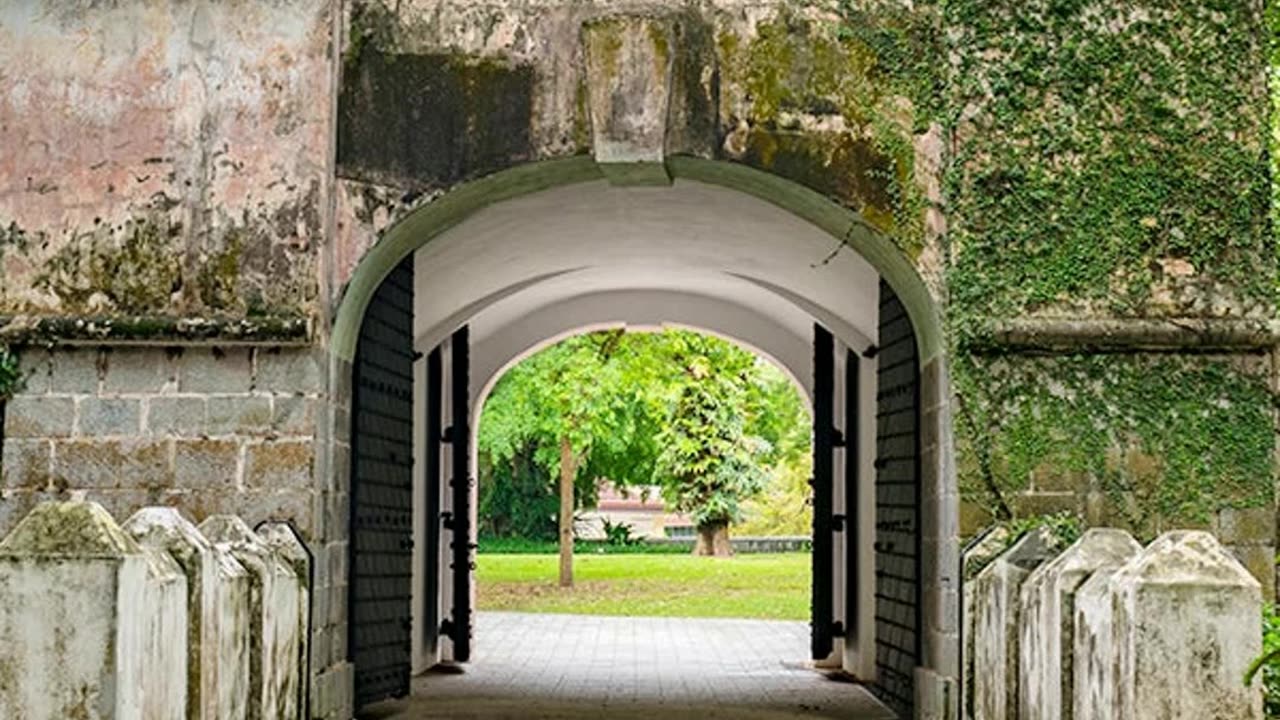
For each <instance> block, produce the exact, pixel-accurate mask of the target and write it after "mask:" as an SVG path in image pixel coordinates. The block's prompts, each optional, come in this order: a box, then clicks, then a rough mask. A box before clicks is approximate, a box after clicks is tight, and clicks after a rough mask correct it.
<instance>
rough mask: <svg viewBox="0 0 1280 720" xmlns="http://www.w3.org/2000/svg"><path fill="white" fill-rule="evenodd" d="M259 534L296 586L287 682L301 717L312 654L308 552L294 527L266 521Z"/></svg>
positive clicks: (304, 706) (303, 709) (305, 704)
mask: <svg viewBox="0 0 1280 720" xmlns="http://www.w3.org/2000/svg"><path fill="white" fill-rule="evenodd" d="M258 535H259V536H260V537H261V538H262V540H263V541H264V542H266V544H267V545H268V546H269V547H270V548H271V549H272V550H274V551H275V553H276V557H277V558H279V559H280V560H281V561H283V562H285V563H286V564H288V565H289V566H290V567H291V568H293V572H294V576H295V577H296V579H297V587H298V618H297V628H296V631H295V632H296V635H297V638H298V643H297V644H298V659H297V662H295V663H294V666H293V668H294V670H295V671H296V673H295V674H294V675H293V676H292V677H290V678H289V679H288V681H289V682H290V683H292V684H293V685H294V687H295V692H296V693H297V695H298V712H299V714H300V716H302V717H305V716H304V715H302V713H305V712H306V708H307V682H306V678H307V665H308V663H307V660H308V658H309V656H310V652H311V642H310V634H311V553H310V552H308V551H307V546H306V545H305V544H304V543H303V542H302V538H301V537H299V536H298V533H297V531H296V530H294V529H293V526H292V525H290V524H289V523H285V522H266V523H262V524H261V525H259V526H258Z"/></svg>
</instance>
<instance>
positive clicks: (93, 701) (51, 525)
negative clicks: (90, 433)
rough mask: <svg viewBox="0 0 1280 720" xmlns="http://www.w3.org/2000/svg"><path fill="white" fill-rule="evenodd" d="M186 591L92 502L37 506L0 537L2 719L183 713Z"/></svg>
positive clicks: (119, 718)
mask: <svg viewBox="0 0 1280 720" xmlns="http://www.w3.org/2000/svg"><path fill="white" fill-rule="evenodd" d="M186 592H187V591H186V578H185V577H184V576H183V574H182V572H181V570H180V569H179V568H178V567H177V564H176V563H175V562H174V561H173V559H172V558H170V557H169V556H168V554H167V553H165V552H163V551H160V550H156V549H152V548H143V547H141V546H139V545H138V543H136V542H134V540H133V539H132V538H131V537H129V536H128V535H127V534H126V533H125V532H124V531H123V530H121V529H120V526H119V525H117V524H116V522H115V520H113V519H112V518H111V515H109V514H108V513H107V511H106V510H104V509H103V508H102V506H100V505H98V504H96V503H90V502H82V501H72V502H46V503H41V504H40V505H38V506H36V508H35V509H34V510H32V511H31V513H30V514H28V515H27V516H26V517H25V518H24V519H23V520H22V521H21V522H20V523H18V525H17V527H15V528H14V529H13V532H11V533H9V536H8V537H6V538H5V539H4V542H2V543H0V678H3V680H2V681H0V717H5V718H24V719H25V720H65V719H66V718H94V719H95V720H137V719H139V718H141V719H142V720H179V719H180V718H182V717H184V711H185V705H186V693H187V684H186V681H187V674H186V662H185V658H186V654H187V627H186Z"/></svg>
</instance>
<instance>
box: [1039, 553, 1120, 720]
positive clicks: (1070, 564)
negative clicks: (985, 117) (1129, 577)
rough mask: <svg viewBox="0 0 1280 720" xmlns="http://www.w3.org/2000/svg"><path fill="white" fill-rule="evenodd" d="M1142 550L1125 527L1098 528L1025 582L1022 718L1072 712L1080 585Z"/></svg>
mask: <svg viewBox="0 0 1280 720" xmlns="http://www.w3.org/2000/svg"><path fill="white" fill-rule="evenodd" d="M1141 551H1142V546H1141V545H1139V544H1138V542H1137V541H1136V540H1134V539H1133V536H1132V535H1130V534H1129V533H1127V532H1125V531H1123V530H1115V529H1111V528H1094V529H1092V530H1087V531H1085V533H1084V535H1083V536H1082V537H1081V538H1080V539H1079V540H1077V541H1076V542H1075V543H1074V544H1072V545H1071V546H1070V547H1068V548H1067V549H1066V550H1064V551H1063V552H1062V554H1061V555H1059V556H1058V557H1056V558H1054V559H1053V560H1050V561H1049V562H1047V563H1045V564H1043V565H1041V566H1040V567H1038V568H1036V570H1035V571H1034V572H1032V573H1031V576H1030V577H1028V578H1027V580H1026V582H1024V583H1023V585H1022V591H1021V594H1020V598H1019V601H1020V602H1021V604H1022V633H1021V635H1022V642H1021V647H1020V656H1019V662H1018V711H1019V712H1018V717H1019V718H1020V720H1064V718H1070V717H1071V712H1072V711H1071V702H1072V687H1071V686H1072V679H1073V676H1072V673H1073V672H1074V670H1073V669H1072V664H1073V662H1072V653H1073V652H1074V649H1075V642H1074V635H1075V633H1074V629H1075V606H1074V603H1075V594H1076V591H1077V590H1078V589H1079V588H1080V585H1082V584H1083V583H1084V581H1085V580H1087V579H1088V578H1089V576H1090V575H1092V574H1093V573H1095V572H1097V571H1098V570H1100V569H1103V568H1108V567H1118V566H1120V565H1122V564H1124V563H1125V562H1127V561H1128V560H1129V559H1130V558H1133V557H1134V556H1136V555H1137V554H1138V553H1139V552H1141Z"/></svg>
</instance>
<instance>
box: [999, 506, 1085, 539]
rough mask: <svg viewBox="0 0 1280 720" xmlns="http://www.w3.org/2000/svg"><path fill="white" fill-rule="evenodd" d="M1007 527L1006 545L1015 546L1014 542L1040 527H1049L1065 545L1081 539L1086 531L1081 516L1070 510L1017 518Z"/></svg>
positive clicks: (1006, 524) (1006, 525) (1050, 531)
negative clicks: (1007, 537)
mask: <svg viewBox="0 0 1280 720" xmlns="http://www.w3.org/2000/svg"><path fill="white" fill-rule="evenodd" d="M1005 527H1007V528H1008V529H1009V539H1008V541H1007V544H1006V547H1013V544H1014V543H1016V542H1018V541H1019V540H1021V539H1022V537H1023V536H1024V535H1026V534H1027V533H1029V532H1031V531H1032V530H1036V529H1038V528H1047V529H1048V530H1049V533H1050V534H1051V535H1053V536H1054V537H1056V538H1057V539H1058V541H1059V542H1060V543H1061V544H1062V545H1063V546H1066V545H1070V544H1071V543H1073V542H1075V541H1076V540H1079V539H1080V535H1081V533H1083V532H1084V523H1083V521H1082V520H1081V518H1080V516H1079V515H1075V514H1073V513H1069V512H1060V513H1053V514H1051V515H1032V516H1029V517H1022V518H1016V519H1014V520H1010V521H1008V522H1007V523H1005Z"/></svg>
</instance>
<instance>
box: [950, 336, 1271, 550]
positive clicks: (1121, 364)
mask: <svg viewBox="0 0 1280 720" xmlns="http://www.w3.org/2000/svg"><path fill="white" fill-rule="evenodd" d="M1239 362H1240V361H1235V362H1228V361H1224V360H1217V359H1201V358H1188V357H1177V356H1168V355H1092V356H1070V357H990V358H977V357H972V356H967V357H962V358H961V359H960V360H959V361H958V362H956V363H955V365H954V367H953V378H954V381H955V383H956V391H957V401H956V409H955V414H956V420H955V423H956V445H957V453H958V456H959V457H958V467H959V471H960V483H961V492H962V493H964V495H965V496H966V498H968V499H971V500H975V501H978V502H981V503H982V504H984V505H985V506H986V507H990V508H995V509H996V512H997V514H1002V515H1004V516H1005V517H1014V516H1020V515H1022V514H1024V513H1023V512H1022V508H1021V507H1020V503H1021V501H1022V498H1023V497H1024V493H1026V492H1027V491H1028V490H1031V489H1035V490H1037V491H1039V492H1045V491H1048V492H1063V493H1076V494H1077V495H1078V496H1079V497H1080V499H1081V503H1080V505H1081V506H1082V507H1083V505H1084V498H1085V497H1087V496H1088V494H1089V493H1100V494H1101V496H1102V497H1103V498H1105V500H1106V503H1105V508H1106V513H1107V516H1106V517H1104V518H1090V519H1091V520H1093V521H1095V522H1096V521H1098V520H1101V521H1104V522H1106V523H1108V524H1111V525H1117V526H1121V527H1126V528H1129V529H1131V530H1133V531H1134V532H1135V533H1137V534H1138V535H1140V536H1143V537H1151V536H1152V535H1154V534H1155V533H1157V532H1159V531H1160V530H1162V529H1168V528H1170V527H1173V526H1177V525H1183V526H1186V525H1191V526H1197V527H1205V526H1208V524H1209V523H1210V521H1211V519H1212V515H1213V513H1214V512H1215V511H1217V510H1219V509H1221V508H1226V507H1236V508H1240V507H1257V506H1261V505H1265V504H1267V503H1269V502H1271V500H1272V497H1273V488H1274V482H1275V470H1274V464H1273V452H1274V436H1273V424H1272V418H1271V412H1272V402H1271V394H1270V391H1269V388H1268V387H1267V383H1266V379H1265V375H1263V374H1260V373H1259V372H1253V371H1252V370H1251V369H1249V368H1242V367H1240V366H1239ZM1259 370H1262V369H1261V368H1260V369H1259Z"/></svg>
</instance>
